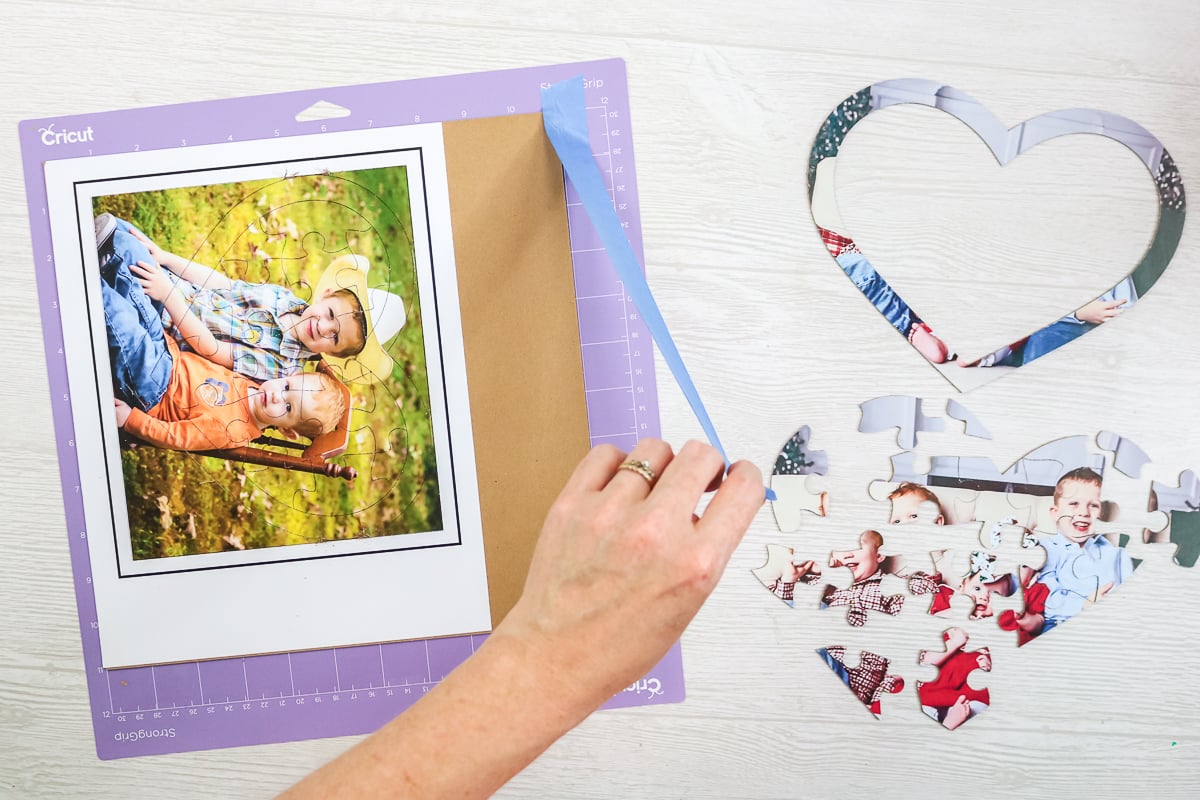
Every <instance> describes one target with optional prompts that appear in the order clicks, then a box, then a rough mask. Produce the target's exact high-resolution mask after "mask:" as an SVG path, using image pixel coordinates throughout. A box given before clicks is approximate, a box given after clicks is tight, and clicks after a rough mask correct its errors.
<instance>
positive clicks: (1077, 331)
mask: <svg viewBox="0 0 1200 800" xmlns="http://www.w3.org/2000/svg"><path fill="white" fill-rule="evenodd" d="M1094 327H1096V325H1095V323H1092V322H1067V321H1066V320H1061V319H1060V320H1059V321H1058V322H1052V323H1050V324H1049V325H1047V326H1046V327H1044V328H1042V329H1041V330H1040V331H1038V332H1037V333H1034V334H1033V335H1031V336H1030V337H1029V341H1027V342H1025V350H1024V352H1022V354H1021V363H1022V364H1028V363H1029V362H1030V361H1033V360H1034V359H1036V358H1041V357H1042V356H1044V355H1046V354H1047V353H1052V352H1054V351H1055V350H1057V349H1058V348H1060V347H1062V346H1063V345H1064V344H1066V343H1067V342H1072V341H1074V340H1076V339H1078V338H1079V337H1080V336H1083V335H1084V334H1085V333H1087V332H1088V331H1090V330H1091V329H1092V328H1094Z"/></svg>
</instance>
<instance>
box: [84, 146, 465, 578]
mask: <svg viewBox="0 0 1200 800" xmlns="http://www.w3.org/2000/svg"><path fill="white" fill-rule="evenodd" d="M408 181H409V175H408V170H407V168H406V167H404V166H393V167H381V168H374V169H362V170H357V171H353V172H342V173H324V174H314V175H297V176H294V177H286V178H283V179H268V180H257V181H244V182H235V183H222V184H215V185H203V186H190V187H183V188H172V189H164V190H159V191H145V192H137V193H130V194H117V195H106V196H102V197H97V198H95V199H94V201H93V204H92V206H93V208H92V210H93V214H94V216H95V232H96V247H97V256H98V262H99V265H100V275H99V276H96V277H95V280H96V281H97V282H98V283H99V284H100V289H101V298H102V302H103V306H104V315H105V328H106V335H107V339H108V341H107V349H108V354H109V362H110V366H111V372H112V380H113V390H114V395H115V397H116V401H115V404H114V410H113V413H114V414H115V415H116V420H117V425H118V426H119V428H120V441H121V452H120V462H121V470H122V475H121V478H120V479H121V480H122V481H123V483H124V489H125V498H126V502H127V511H128V519H129V536H130V540H131V544H132V552H133V558H134V559H138V560H141V559H158V558H166V557H174V556H186V555H194V554H203V553H221V552H227V551H241V550H253V549H258V548H270V547H279V546H282V545H293V544H303V543H311V542H323V541H331V540H338V539H354V538H363V537H378V536H391V535H396V534H404V533H412V532H423V531H430V530H437V529H440V528H441V525H442V521H441V518H442V510H441V498H440V494H439V489H438V480H437V475H438V473H437V468H438V465H437V456H436V453H435V444H434V427H433V424H432V423H431V413H432V412H431V406H430V386H429V377H428V367H427V364H426V343H425V341H424V334H423V325H422V308H421V303H420V297H419V286H418V278H417V275H416V268H415V265H414V259H415V256H414V245H413V236H414V232H413V223H412V215H411V212H410V204H409V183H408ZM418 235H423V233H422V232H418ZM427 313H430V312H428V310H427ZM95 346H96V349H97V350H99V349H100V348H101V347H102V346H103V343H100V342H97V343H95ZM433 368H434V369H437V368H438V367H437V365H433ZM115 479H116V478H115V476H111V477H110V480H114V481H115Z"/></svg>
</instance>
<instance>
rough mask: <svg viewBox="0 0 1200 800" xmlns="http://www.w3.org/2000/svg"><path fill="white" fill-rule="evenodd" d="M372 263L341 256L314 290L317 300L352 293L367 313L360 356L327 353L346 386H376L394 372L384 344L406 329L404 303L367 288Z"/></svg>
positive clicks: (330, 266)
mask: <svg viewBox="0 0 1200 800" xmlns="http://www.w3.org/2000/svg"><path fill="white" fill-rule="evenodd" d="M370 269H371V262H370V261H368V260H367V259H365V258H363V257H362V256H359V255H344V256H338V257H337V258H335V259H334V260H333V262H332V263H331V264H330V265H329V266H328V267H326V268H325V272H324V273H322V274H321V279H320V280H318V281H317V285H316V287H315V288H314V289H313V297H314V298H317V297H320V296H321V295H322V294H324V293H325V292H326V291H327V290H332V291H335V292H336V291H337V290H338V289H348V290H350V291H351V292H353V293H354V296H355V297H356V298H358V304H359V305H360V306H362V307H363V309H364V310H365V311H366V312H367V313H366V314H364V315H363V320H364V322H365V323H366V337H365V338H364V339H363V349H362V352H361V353H359V354H358V355H354V356H349V357H347V358H342V357H341V356H335V355H331V354H329V353H326V354H325V355H324V356H323V358H324V359H325V360H326V361H327V362H329V363H330V364H331V365H333V366H335V367H337V368H338V371H339V373H340V374H341V379H342V380H343V381H344V382H346V383H374V382H376V381H378V380H381V379H382V378H385V377H387V376H388V375H390V374H391V372H392V357H391V356H389V355H388V354H387V352H386V351H385V350H384V349H383V343H385V342H388V341H390V340H391V338H392V337H393V336H395V335H396V334H397V333H399V332H400V329H401V328H403V327H404V321H405V319H406V317H405V311H404V300H402V299H401V298H400V297H398V296H397V295H394V294H392V293H391V292H387V291H384V290H383V289H370V288H368V287H367V272H368V271H369V270H370Z"/></svg>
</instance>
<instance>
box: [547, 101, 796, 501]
mask: <svg viewBox="0 0 1200 800" xmlns="http://www.w3.org/2000/svg"><path fill="white" fill-rule="evenodd" d="M542 121H543V124H544V125H545V126H546V135H547V136H548V137H549V138H550V143H551V144H552V145H553V146H554V152H556V153H557V154H558V158H559V160H560V161H562V164H563V169H565V170H566V173H567V177H568V178H570V180H571V185H573V186H574V187H575V191H576V192H577V193H578V194H579V199H580V200H581V201H582V202H583V207H584V210H586V211H587V215H588V219H590V220H591V222H592V226H593V227H595V229H596V233H597V234H598V235H599V236H600V241H601V242H602V243H603V244H604V249H605V251H607V253H608V257H609V260H610V261H612V264H613V267H614V268H615V269H616V271H617V276H618V277H619V278H620V279H621V282H622V283H623V284H624V285H625V291H626V292H628V293H629V296H630V297H632V298H633V304H634V305H635V306H637V308H638V311H640V312H641V313H642V319H644V320H645V322H646V327H647V328H648V329H649V330H650V335H651V336H652V337H653V338H654V343H655V344H657V345H658V349H659V352H661V353H662V356H663V359H664V360H666V362H667V366H668V367H669V368H670V370H671V374H672V375H673V376H674V377H675V382H676V383H678V384H679V388H680V389H681V390H682V391H683V395H684V397H686V398H687V401H688V404H689V405H691V407H692V411H693V412H694V413H695V415H696V419H698V420H699V421H700V427H701V428H703V429H704V434H705V435H706V436H707V437H708V441H709V442H711V443H712V446H713V447H715V448H716V449H717V450H718V451H719V452H720V453H721V457H722V458H724V459H725V466H726V467H728V466H729V456H727V455H726V454H725V448H724V447H722V446H721V439H720V437H718V436H717V430H716V428H714V427H713V424H712V420H711V419H709V416H708V411H707V410H706V409H705V408H704V403H703V402H702V401H701V400H700V393H699V392H697V391H696V384H695V383H693V382H692V376H691V375H689V374H688V371H687V367H686V366H684V364H683V358H682V357H681V356H680V355H679V350H678V348H676V347H675V341H674V340H673V339H672V338H671V332H670V331H669V330H668V329H667V323H666V321H665V320H664V319H663V316H662V312H660V311H659V310H658V303H656V302H655V301H654V295H653V294H651V293H650V286H649V285H648V284H647V283H646V277H645V275H644V274H643V273H642V268H641V265H640V264H639V263H638V260H637V256H636V255H634V252H633V246H632V245H630V244H629V239H628V238H627V237H626V236H625V231H624V230H623V229H622V228H621V221H620V219H618V218H617V212H616V210H615V209H614V208H613V205H612V198H611V197H609V194H608V189H607V188H606V187H605V185H604V178H603V177H601V175H600V169H599V167H597V166H596V162H595V160H594V159H593V158H592V145H591V141H590V140H589V139H588V130H587V110H586V103H585V101H584V96H583V78H582V77H577V78H572V79H570V80H565V81H560V82H559V83H555V84H553V85H551V86H549V87H547V88H544V89H542ZM766 494H767V499H768V500H774V499H775V493H774V492H772V491H771V490H770V489H767V490H766Z"/></svg>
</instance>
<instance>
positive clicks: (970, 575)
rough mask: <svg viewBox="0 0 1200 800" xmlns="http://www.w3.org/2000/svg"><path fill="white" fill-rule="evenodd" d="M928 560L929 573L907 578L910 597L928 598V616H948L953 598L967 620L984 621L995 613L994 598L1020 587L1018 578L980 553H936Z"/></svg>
mask: <svg viewBox="0 0 1200 800" xmlns="http://www.w3.org/2000/svg"><path fill="white" fill-rule="evenodd" d="M929 555H930V558H931V560H932V562H933V569H934V571H933V572H932V573H927V572H923V571H919V570H918V571H914V572H913V573H911V574H910V575H909V576H908V590H909V592H910V593H912V594H913V595H917V596H921V595H932V597H931V601H930V605H929V608H928V613H929V614H931V615H933V616H948V615H949V614H950V611H951V602H952V601H953V600H954V599H955V598H956V597H959V596H961V597H963V598H966V600H967V601H969V603H967V602H964V606H966V608H967V616H968V618H969V619H986V618H988V617H992V616H994V615H995V613H996V609H995V608H994V606H993V598H995V597H1011V596H1013V595H1015V594H1017V593H1018V589H1019V588H1020V584H1019V578H1018V576H1017V575H1016V574H1015V573H1013V572H1010V571H1009V570H1008V569H1006V568H1005V566H1004V564H1003V563H1002V562H1001V560H1000V557H999V556H998V555H997V554H995V553H989V552H986V551H983V550H958V549H947V550H936V551H932V552H931V553H930V554H929Z"/></svg>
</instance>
